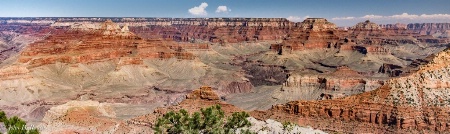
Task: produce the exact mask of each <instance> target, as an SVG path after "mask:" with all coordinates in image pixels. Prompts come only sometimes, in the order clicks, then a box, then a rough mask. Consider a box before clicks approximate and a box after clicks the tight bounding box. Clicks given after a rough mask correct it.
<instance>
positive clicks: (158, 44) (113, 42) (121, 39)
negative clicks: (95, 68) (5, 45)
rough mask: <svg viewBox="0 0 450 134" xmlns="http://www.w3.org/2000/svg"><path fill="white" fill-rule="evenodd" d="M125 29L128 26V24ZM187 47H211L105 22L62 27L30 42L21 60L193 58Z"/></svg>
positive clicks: (31, 62) (36, 63)
mask: <svg viewBox="0 0 450 134" xmlns="http://www.w3.org/2000/svg"><path fill="white" fill-rule="evenodd" d="M124 29H125V28H124ZM184 46H186V47H187V48H196V49H208V48H209V47H208V46H207V45H205V44H199V45H197V44H188V45H182V44H177V43H176V42H173V41H166V40H162V39H146V40H144V39H141V38H140V37H138V36H136V35H134V34H132V33H130V32H129V31H124V30H123V29H120V27H118V26H117V25H115V24H114V23H112V22H110V21H109V22H105V23H104V24H103V25H102V27H101V28H100V29H98V30H90V31H85V30H73V29H72V30H59V31H57V32H53V34H52V35H50V36H48V37H47V38H46V39H44V40H42V41H37V42H34V43H32V44H30V45H29V46H28V47H27V48H26V50H24V51H23V52H22V54H21V57H20V58H19V62H22V63H28V64H29V65H30V66H31V67H37V66H41V65H45V64H53V63H56V62H62V63H90V62H95V61H103V60H113V59H119V58H120V60H121V63H120V64H141V63H142V59H144V58H179V59H193V58H194V56H193V55H192V54H191V53H188V52H185V51H184V48H183V47H184Z"/></svg>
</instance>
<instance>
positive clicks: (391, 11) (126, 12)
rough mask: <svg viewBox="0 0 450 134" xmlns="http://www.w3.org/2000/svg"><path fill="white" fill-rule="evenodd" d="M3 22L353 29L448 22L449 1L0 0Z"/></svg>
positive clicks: (449, 12)
mask: <svg viewBox="0 0 450 134" xmlns="http://www.w3.org/2000/svg"><path fill="white" fill-rule="evenodd" d="M202 3H203V4H202ZM219 6H221V7H220V9H218V7H219ZM0 17H175V18H178V17H181V18H186V17H271V18H289V19H290V20H292V21H302V20H303V19H304V18H306V17H321V18H327V19H328V20H329V21H331V22H334V23H336V24H338V25H340V26H350V25H354V24H355V23H357V22H360V21H364V20H366V19H370V20H372V21H374V22H377V23H397V22H401V23H411V22H450V0H308V1H307V0H0Z"/></svg>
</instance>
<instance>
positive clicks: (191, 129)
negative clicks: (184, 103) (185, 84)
mask: <svg viewBox="0 0 450 134" xmlns="http://www.w3.org/2000/svg"><path fill="white" fill-rule="evenodd" d="M247 117H250V116H249V115H248V113H246V112H235V113H233V114H232V115H231V116H230V117H228V118H227V119H226V120H225V112H224V111H223V110H222V109H221V107H220V106H219V105H215V106H211V107H208V108H206V109H203V108H202V109H201V110H200V112H195V113H193V114H192V115H191V114H189V113H188V112H187V111H186V110H184V109H181V110H179V111H178V112H173V111H171V112H168V113H166V114H165V115H164V116H162V117H161V118H158V120H157V122H156V123H155V125H154V127H153V130H155V133H157V134H162V133H169V134H199V133H203V134H231V133H236V131H237V130H238V129H239V128H243V127H249V126H250V125H251V123H250V121H248V120H247ZM240 132H241V133H251V132H250V131H249V130H242V131H240Z"/></svg>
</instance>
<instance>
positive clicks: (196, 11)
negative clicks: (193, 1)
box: [188, 2, 208, 16]
mask: <svg viewBox="0 0 450 134" xmlns="http://www.w3.org/2000/svg"><path fill="white" fill-rule="evenodd" d="M206 7H208V3H206V2H203V3H202V4H200V5H199V6H198V7H197V6H196V7H193V8H191V9H189V10H188V11H189V13H191V14H192V15H195V16H206V15H208V12H206V10H205V8H206Z"/></svg>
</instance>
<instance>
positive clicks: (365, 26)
mask: <svg viewBox="0 0 450 134" xmlns="http://www.w3.org/2000/svg"><path fill="white" fill-rule="evenodd" d="M351 29H353V30H380V29H381V28H380V26H378V25H377V24H376V23H373V22H370V21H369V20H366V21H364V22H359V23H358V24H356V25H355V26H353V27H351Z"/></svg>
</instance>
